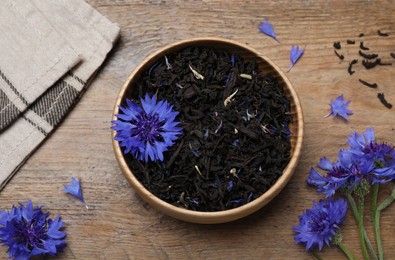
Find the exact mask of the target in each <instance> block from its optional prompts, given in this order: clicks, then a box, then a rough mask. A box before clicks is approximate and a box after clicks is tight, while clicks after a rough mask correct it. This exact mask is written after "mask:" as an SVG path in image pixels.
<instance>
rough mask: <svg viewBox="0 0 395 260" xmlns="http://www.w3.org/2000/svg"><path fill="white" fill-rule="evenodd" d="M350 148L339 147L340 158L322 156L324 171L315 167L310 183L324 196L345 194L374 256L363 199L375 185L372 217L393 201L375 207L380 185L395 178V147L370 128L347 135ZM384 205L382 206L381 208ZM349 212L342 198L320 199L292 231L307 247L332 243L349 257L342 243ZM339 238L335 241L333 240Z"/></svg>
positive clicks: (377, 232)
mask: <svg viewBox="0 0 395 260" xmlns="http://www.w3.org/2000/svg"><path fill="white" fill-rule="evenodd" d="M348 145H349V148H348V149H342V150H340V152H339V154H338V159H337V161H335V162H331V161H330V160H328V159H327V158H326V157H323V158H321V159H320V161H319V163H318V164H317V166H318V168H319V169H321V170H322V171H324V172H325V173H324V174H323V173H321V172H319V171H317V170H316V169H314V168H312V169H311V171H310V173H309V177H308V179H307V183H308V184H310V185H313V186H316V187H317V189H318V192H320V193H323V194H325V196H326V197H327V198H328V197H332V196H333V195H335V194H339V193H340V194H343V195H344V194H345V195H346V196H347V198H348V200H349V202H350V205H351V206H352V207H353V214H354V216H355V217H356V219H357V223H358V225H359V231H360V238H361V246H362V250H363V253H364V257H365V259H366V258H367V255H368V253H367V250H366V248H365V242H366V243H367V244H369V245H370V247H369V248H370V250H371V252H370V253H371V254H372V255H375V253H374V251H372V250H373V249H372V247H371V244H370V241H369V239H368V238H367V235H366V232H365V230H364V228H363V225H360V224H362V223H363V211H364V210H363V201H364V200H363V198H364V196H365V195H366V194H367V193H368V192H369V190H370V188H371V187H372V186H373V187H376V188H375V189H374V192H373V199H372V200H373V201H374V208H373V211H374V212H376V213H375V214H374V216H373V219H375V218H379V211H380V210H381V209H383V208H384V207H386V206H388V204H389V203H391V202H392V201H394V200H395V198H392V197H391V196H392V195H391V196H390V197H391V198H390V200H389V201H390V202H388V203H387V202H385V203H383V204H385V206H381V207H376V206H375V205H376V200H377V190H378V186H377V185H378V184H383V183H387V182H389V181H392V180H395V150H394V146H393V145H389V144H387V143H379V142H377V141H376V140H375V136H374V130H373V129H372V128H368V129H367V130H366V131H365V132H362V133H361V134H359V133H357V132H354V133H352V134H351V135H350V136H349V138H348ZM353 195H355V196H356V197H358V199H359V203H358V209H357V206H356V205H355V202H354V200H353ZM380 208H381V209H380ZM346 212H347V203H346V201H345V200H343V199H338V200H333V199H332V198H329V200H328V201H320V203H314V206H313V208H312V209H309V210H307V211H306V212H305V213H304V214H303V215H302V216H300V218H299V221H300V223H299V225H298V226H294V227H293V230H294V231H295V232H296V233H297V234H296V235H295V240H296V242H297V243H299V244H305V245H306V250H308V251H309V250H311V249H313V248H315V247H318V249H319V250H321V249H322V246H323V245H324V244H327V245H329V243H333V244H335V245H339V247H340V248H341V249H342V250H343V251H344V253H345V254H346V255H347V256H348V258H349V259H352V258H353V256H352V255H351V253H350V252H349V251H348V249H347V248H346V247H345V246H344V245H343V244H342V243H341V239H335V238H336V236H338V237H340V235H339V232H340V224H342V223H343V222H344V218H345V215H346ZM377 223H378V221H376V223H375V237H376V242H377V241H378V243H377V244H378V250H379V259H382V255H383V254H382V248H381V245H380V244H381V243H380V236H379V226H378V224H377ZM334 240H336V241H334Z"/></svg>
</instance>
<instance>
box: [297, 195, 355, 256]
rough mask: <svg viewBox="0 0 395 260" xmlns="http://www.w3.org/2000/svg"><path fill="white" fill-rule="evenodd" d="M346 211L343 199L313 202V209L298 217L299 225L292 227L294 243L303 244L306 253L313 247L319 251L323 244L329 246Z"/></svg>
mask: <svg viewBox="0 0 395 260" xmlns="http://www.w3.org/2000/svg"><path fill="white" fill-rule="evenodd" d="M347 209H348V208H347V202H346V201H345V200H344V199H338V200H336V201H334V200H332V199H329V200H328V201H324V200H320V201H319V202H314V203H313V208H311V209H307V210H306V211H305V212H304V213H303V215H301V216H299V225H298V226H294V227H293V230H294V231H295V232H296V233H297V234H296V235H295V237H294V238H295V241H296V242H297V243H298V244H305V245H306V251H309V250H311V249H313V248H314V247H318V249H319V250H321V249H322V247H323V245H324V244H326V245H328V246H329V244H330V243H331V242H332V241H333V239H334V237H335V235H337V233H338V232H339V229H340V225H341V224H343V222H344V218H345V216H346V213H347Z"/></svg>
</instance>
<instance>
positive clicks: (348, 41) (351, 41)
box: [347, 40, 355, 44]
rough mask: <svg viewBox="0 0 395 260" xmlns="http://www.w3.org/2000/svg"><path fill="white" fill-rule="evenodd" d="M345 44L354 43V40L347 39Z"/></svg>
mask: <svg viewBox="0 0 395 260" xmlns="http://www.w3.org/2000/svg"><path fill="white" fill-rule="evenodd" d="M347 44H355V41H354V40H347Z"/></svg>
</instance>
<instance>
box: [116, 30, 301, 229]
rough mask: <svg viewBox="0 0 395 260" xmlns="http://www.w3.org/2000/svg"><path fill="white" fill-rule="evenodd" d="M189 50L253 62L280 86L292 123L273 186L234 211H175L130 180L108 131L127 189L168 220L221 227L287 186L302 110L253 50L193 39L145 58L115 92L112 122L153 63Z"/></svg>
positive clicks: (273, 68) (214, 40) (274, 71)
mask: <svg viewBox="0 0 395 260" xmlns="http://www.w3.org/2000/svg"><path fill="white" fill-rule="evenodd" d="M189 46H203V47H210V48H218V49H222V50H227V51H228V52H230V53H234V54H236V55H239V56H240V57H242V58H244V59H245V60H252V59H254V60H256V63H257V65H258V69H259V70H260V71H261V72H264V73H269V72H270V73H271V74H272V75H273V76H274V77H276V78H277V80H278V81H279V83H280V84H281V85H282V86H283V88H284V91H285V94H286V95H287V96H288V98H289V99H290V101H291V114H292V123H291V124H290V126H289V127H290V130H291V132H292V135H291V137H290V138H291V159H290V161H289V163H288V165H287V166H286V168H285V169H284V171H283V174H282V175H281V176H280V177H279V179H278V180H277V181H276V182H275V184H274V185H273V186H272V187H270V189H269V190H268V191H266V192H265V193H264V194H262V195H261V196H260V197H258V198H256V199H255V200H253V201H251V202H249V203H247V204H245V205H243V206H240V207H238V208H234V209H229V210H224V211H217V212H198V211H192V210H187V209H184V208H179V207H176V206H173V205H171V204H169V203H167V202H165V201H163V200H161V199H159V198H157V197H156V196H155V195H153V194H152V193H151V192H149V191H148V190H147V189H146V188H145V187H144V186H143V185H142V184H141V183H140V182H139V181H138V180H137V178H136V177H135V176H134V174H133V172H132V171H131V170H130V168H129V167H128V165H127V163H126V161H125V157H124V155H123V153H122V150H121V148H120V146H119V144H118V141H115V140H114V136H115V134H116V133H115V131H114V130H113V131H112V137H113V142H112V143H113V147H114V151H115V156H116V158H117V160H118V163H119V166H120V168H121V170H122V172H123V173H124V175H125V177H126V178H127V180H128V181H129V183H130V184H131V186H132V187H133V188H134V189H135V190H136V192H137V193H138V194H139V195H140V196H141V197H142V198H143V199H144V201H146V202H147V203H148V204H150V205H151V206H153V207H155V208H156V209H158V210H160V211H161V212H163V213H164V214H167V215H169V216H172V217H174V218H177V219H180V220H184V221H188V222H194V223H202V224H215V223H224V222H229V221H233V220H236V219H240V218H242V217H245V216H247V215H249V214H251V213H253V212H255V211H257V210H258V209H260V208H262V207H263V206H264V205H266V204H267V203H269V202H270V201H271V200H272V199H273V198H274V197H275V196H276V195H277V194H278V193H279V192H280V191H281V190H282V189H283V188H284V186H285V185H286V184H287V182H288V181H289V179H290V178H291V176H292V174H293V172H294V170H295V168H296V165H297V163H298V161H299V158H300V155H301V149H302V140H303V114H302V108H301V106H300V102H299V99H298V96H297V94H296V91H295V89H294V88H293V87H292V84H291V82H290V81H289V80H288V79H287V77H286V76H285V74H284V72H282V71H281V70H280V69H279V68H278V67H277V65H275V64H274V63H273V62H272V61H271V60H269V59H268V58H266V57H264V56H263V55H262V54H260V53H259V52H257V51H256V50H254V49H252V48H250V47H248V46H246V45H244V44H240V43H238V42H235V41H232V40H228V39H221V38H196V39H189V40H183V41H180V42H177V43H174V44H169V45H167V46H165V47H164V48H162V49H160V50H158V51H156V52H154V53H153V54H151V55H150V56H148V57H147V58H146V59H145V60H144V61H143V62H142V63H141V64H139V65H138V66H137V67H136V68H135V70H134V71H133V72H132V73H131V74H130V76H129V78H128V79H127V80H126V82H125V84H124V85H123V87H122V88H121V91H120V92H119V95H118V98H117V100H116V102H115V107H114V113H113V119H114V120H115V119H117V118H116V116H115V114H118V112H119V109H118V106H119V105H121V104H124V102H125V97H127V96H129V94H130V93H131V91H133V86H134V82H137V81H138V80H139V79H140V77H141V75H142V73H143V72H144V71H146V70H147V69H149V68H150V67H151V66H152V65H153V64H154V63H155V62H156V61H157V60H159V59H161V58H163V56H164V55H168V54H171V53H173V52H175V51H178V50H181V49H183V48H186V47H189Z"/></svg>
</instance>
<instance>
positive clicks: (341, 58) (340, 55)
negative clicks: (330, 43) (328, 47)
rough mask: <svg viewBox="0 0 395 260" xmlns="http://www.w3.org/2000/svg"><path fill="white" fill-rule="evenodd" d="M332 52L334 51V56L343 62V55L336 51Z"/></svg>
mask: <svg viewBox="0 0 395 260" xmlns="http://www.w3.org/2000/svg"><path fill="white" fill-rule="evenodd" d="M334 51H335V54H336V56H337V57H339V59H340V60H344V55H343V54H339V53H338V52H337V51H336V50H334Z"/></svg>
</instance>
